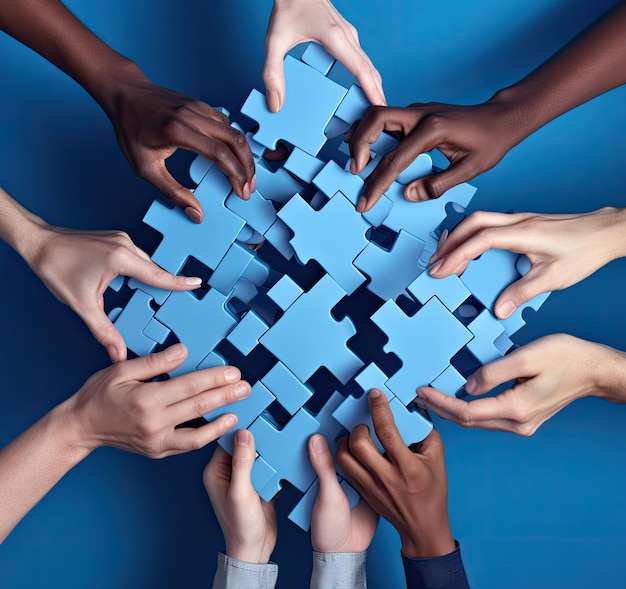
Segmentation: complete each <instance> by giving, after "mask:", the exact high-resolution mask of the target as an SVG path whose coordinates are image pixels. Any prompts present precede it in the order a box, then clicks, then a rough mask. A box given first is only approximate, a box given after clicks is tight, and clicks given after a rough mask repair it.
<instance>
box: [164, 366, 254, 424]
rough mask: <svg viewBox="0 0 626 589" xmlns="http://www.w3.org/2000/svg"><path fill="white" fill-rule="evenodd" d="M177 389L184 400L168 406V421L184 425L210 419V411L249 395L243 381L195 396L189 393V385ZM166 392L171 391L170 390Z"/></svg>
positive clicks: (209, 389) (247, 386)
mask: <svg viewBox="0 0 626 589" xmlns="http://www.w3.org/2000/svg"><path fill="white" fill-rule="evenodd" d="M186 376H189V375H186ZM179 378H183V377H179ZM169 382H171V381H169ZM168 384H169V383H168ZM177 388H178V389H179V390H178V391H176V392H177V394H185V395H186V398H185V399H183V400H181V401H178V402H177V403H174V404H171V405H169V407H168V411H169V419H170V420H171V421H172V423H184V422H185V421H189V420H191V419H196V418H198V417H203V416H204V417H206V418H207V419H211V415H210V413H211V411H215V410H216V409H219V408H221V407H224V406H226V405H230V404H232V403H236V402H237V401H241V400H243V399H245V398H246V397H247V396H248V395H249V394H250V385H249V384H248V383H247V382H245V381H243V380H242V381H240V382H239V383H237V384H229V385H225V386H222V387H213V388H208V389H206V390H205V391H204V392H201V393H197V394H193V393H189V390H188V389H189V388H192V389H193V385H191V384H187V383H185V384H184V385H178V387H177ZM168 390H169V391H171V390H172V388H171V387H170V388H168Z"/></svg>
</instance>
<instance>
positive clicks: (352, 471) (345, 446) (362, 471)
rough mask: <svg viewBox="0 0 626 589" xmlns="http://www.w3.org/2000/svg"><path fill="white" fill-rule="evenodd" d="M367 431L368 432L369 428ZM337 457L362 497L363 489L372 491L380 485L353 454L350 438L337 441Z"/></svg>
mask: <svg viewBox="0 0 626 589" xmlns="http://www.w3.org/2000/svg"><path fill="white" fill-rule="evenodd" d="M365 429H366V430H367V428H365ZM368 438H369V435H368ZM370 442H371V440H370ZM377 453H378V451H377ZM336 455H337V463H338V464H339V466H341V468H343V470H344V471H345V472H346V474H347V475H348V478H349V479H350V482H351V483H352V484H353V485H354V486H355V487H356V490H357V491H358V492H359V493H360V494H361V496H364V494H363V492H362V490H363V489H365V488H367V489H372V488H374V487H375V486H376V485H377V484H378V483H376V482H374V478H373V477H372V475H371V474H370V471H369V470H368V468H367V467H366V466H365V465H363V464H362V463H361V462H360V460H359V459H358V458H357V457H356V456H354V454H353V453H352V450H351V449H350V436H344V437H343V438H339V440H337V448H336ZM379 456H380V454H379ZM381 458H382V456H381Z"/></svg>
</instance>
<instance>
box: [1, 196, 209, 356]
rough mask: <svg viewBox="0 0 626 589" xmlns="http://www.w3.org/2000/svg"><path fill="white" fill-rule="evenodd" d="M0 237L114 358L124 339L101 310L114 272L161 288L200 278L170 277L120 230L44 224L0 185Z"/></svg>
mask: <svg viewBox="0 0 626 589" xmlns="http://www.w3.org/2000/svg"><path fill="white" fill-rule="evenodd" d="M0 239H4V240H5V241H6V242H7V243H8V244H9V245H10V246H11V247H13V248H14V249H15V250H16V251H17V252H18V253H19V254H20V255H21V256H22V258H24V260H25V261H26V263H27V264H28V265H29V266H30V267H31V269H32V270H33V271H34V272H35V274H37V276H39V278H41V280H42V281H43V283H44V284H45V285H46V286H47V287H48V289H49V290H50V292H51V293H52V294H53V295H54V296H55V297H56V298H57V299H59V300H60V301H61V302H62V303H65V304H67V305H69V306H70V307H71V308H72V309H73V310H74V311H75V312H76V313H77V314H78V316H79V317H80V318H81V319H82V320H83V321H84V322H85V323H86V324H87V327H88V328H89V330H90V331H91V332H92V334H93V336H94V337H95V338H96V340H97V341H98V342H99V343H101V344H102V345H103V346H104V347H105V348H106V350H107V352H108V354H109V357H110V358H111V361H112V362H118V361H121V360H125V359H126V344H125V343H124V340H123V338H122V336H121V335H120V333H119V332H118V331H117V329H115V327H114V326H113V324H112V323H111V322H110V321H109V319H108V317H107V316H106V314H105V313H104V298H103V296H104V291H105V290H106V288H107V286H108V284H109V283H110V282H111V280H113V278H115V277H116V276H117V275H119V274H121V275H123V276H133V277H134V278H137V279H138V280H141V281H142V282H145V283H146V284H151V285H152V286H156V287H158V288H163V289H165V290H189V289H193V288H197V287H198V286H200V285H201V283H202V280H201V279H200V278H192V277H186V276H172V275H171V274H169V273H168V272H165V270H163V269H161V268H159V266H157V265H156V264H155V263H154V262H152V261H151V260H150V257H149V256H148V254H146V253H145V252H144V251H142V250H141V249H139V248H138V247H137V246H136V245H135V244H134V243H133V242H132V241H131V239H130V237H128V235H126V234H125V233H123V232H122V231H81V230H76V229H63V228H62V227H54V226H52V225H48V224H47V223H46V222H45V221H43V220H42V219H41V218H39V217H37V215H34V214H33V213H31V212H30V211H28V210H26V209H25V208H24V207H23V206H21V205H20V204H19V203H17V202H16V201H15V200H13V199H12V198H11V197H10V196H9V195H8V194H7V193H6V192H5V191H4V190H2V188H0Z"/></svg>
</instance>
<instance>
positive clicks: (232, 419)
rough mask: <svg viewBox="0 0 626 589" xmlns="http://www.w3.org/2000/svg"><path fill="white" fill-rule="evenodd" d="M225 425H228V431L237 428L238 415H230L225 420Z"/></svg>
mask: <svg viewBox="0 0 626 589" xmlns="http://www.w3.org/2000/svg"><path fill="white" fill-rule="evenodd" d="M224 423H225V424H226V427H227V428H228V429H230V428H231V427H235V426H236V425H237V416H236V415H229V416H228V417H226V419H225V420H224ZM235 435H236V434H235Z"/></svg>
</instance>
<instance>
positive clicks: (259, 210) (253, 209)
mask: <svg viewBox="0 0 626 589" xmlns="http://www.w3.org/2000/svg"><path fill="white" fill-rule="evenodd" d="M226 206H227V207H228V209H229V210H231V211H232V212H233V213H235V214H236V215H237V216H238V217H241V218H242V219H244V220H245V221H246V223H247V224H248V225H249V226H250V227H252V229H254V230H255V231H257V232H258V233H260V234H261V235H262V234H263V233H265V232H266V231H267V230H268V229H269V228H270V227H271V225H272V223H273V222H274V221H276V209H275V208H274V205H273V204H272V203H271V202H270V201H269V200H265V199H264V198H263V197H262V196H261V193H260V192H258V191H255V192H253V193H252V194H251V195H250V199H249V200H243V199H241V198H239V197H238V196H237V195H236V194H235V193H234V192H232V193H231V194H230V196H229V197H228V198H227V199H226Z"/></svg>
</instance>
